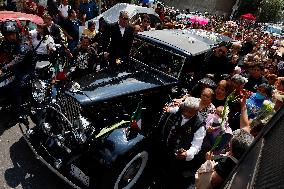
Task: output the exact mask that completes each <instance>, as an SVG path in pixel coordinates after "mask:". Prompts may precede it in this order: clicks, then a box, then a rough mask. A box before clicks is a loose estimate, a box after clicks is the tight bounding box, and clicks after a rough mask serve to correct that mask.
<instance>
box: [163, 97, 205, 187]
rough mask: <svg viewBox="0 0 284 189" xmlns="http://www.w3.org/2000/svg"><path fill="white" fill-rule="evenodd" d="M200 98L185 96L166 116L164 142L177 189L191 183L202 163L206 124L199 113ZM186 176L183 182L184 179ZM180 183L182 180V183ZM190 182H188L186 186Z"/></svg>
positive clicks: (172, 177) (203, 159)
mask: <svg viewBox="0 0 284 189" xmlns="http://www.w3.org/2000/svg"><path fill="white" fill-rule="evenodd" d="M198 110H199V99H198V98H194V97H187V98H186V99H185V100H184V101H183V102H182V103H181V105H180V107H179V109H178V111H177V112H174V113H173V112H172V113H171V114H170V115H169V116H165V118H166V119H162V120H166V121H165V122H164V121H161V123H163V122H164V128H165V130H168V131H169V132H165V133H164V136H163V138H164V140H165V143H166V148H167V152H168V153H169V161H170V162H169V166H170V169H171V170H170V174H171V181H172V179H174V180H175V181H174V182H172V183H175V184H176V183H178V185H179V186H180V187H177V185H175V186H173V187H176V188H184V187H185V188H186V185H188V184H191V183H192V182H194V174H195V172H196V170H197V169H198V168H199V167H200V165H201V164H202V163H203V162H204V161H205V153H206V150H202V149H203V148H202V147H203V146H202V144H203V139H204V137H205V135H206V130H205V122H204V121H203V119H202V117H201V116H200V115H199V113H198ZM185 177H186V179H184V178H185ZM185 180H186V182H185V183H183V181H185ZM188 182H189V183H188Z"/></svg>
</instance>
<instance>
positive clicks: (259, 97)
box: [255, 92, 265, 100]
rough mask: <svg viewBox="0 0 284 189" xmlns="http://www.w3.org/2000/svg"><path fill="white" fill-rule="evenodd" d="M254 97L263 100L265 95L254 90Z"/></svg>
mask: <svg viewBox="0 0 284 189" xmlns="http://www.w3.org/2000/svg"><path fill="white" fill-rule="evenodd" d="M255 98H256V99H259V100H264V99H265V96H264V95H262V94H261V93H259V92H256V93H255Z"/></svg>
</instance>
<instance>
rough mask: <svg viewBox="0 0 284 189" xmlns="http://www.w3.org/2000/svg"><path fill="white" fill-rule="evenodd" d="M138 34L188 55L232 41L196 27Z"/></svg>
mask: <svg viewBox="0 0 284 189" xmlns="http://www.w3.org/2000/svg"><path fill="white" fill-rule="evenodd" d="M138 36H140V37H146V38H148V39H151V40H154V41H155V42H157V43H162V44H164V45H166V46H170V47H172V48H175V49H177V50H179V51H182V52H183V53H186V54H189V55H198V54H201V53H203V52H206V51H208V50H210V49H212V47H214V46H217V45H218V44H219V43H221V42H222V41H225V42H228V41H232V39H231V38H229V37H227V36H223V35H220V34H217V33H213V32H208V31H205V30H196V29H185V30H180V29H174V30H151V31H144V32H140V33H138Z"/></svg>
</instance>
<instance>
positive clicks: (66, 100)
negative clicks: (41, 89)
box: [58, 93, 81, 125]
mask: <svg viewBox="0 0 284 189" xmlns="http://www.w3.org/2000/svg"><path fill="white" fill-rule="evenodd" d="M58 104H59V106H60V109H61V112H62V113H63V114H64V115H65V116H66V118H67V119H68V120H69V121H70V122H71V124H72V125H73V124H74V121H75V120H76V119H77V118H78V117H79V115H80V112H81V106H80V104H79V103H78V102H77V101H76V99H74V98H73V97H71V96H69V95H68V94H64V93H63V94H61V95H60V96H59V98H58Z"/></svg>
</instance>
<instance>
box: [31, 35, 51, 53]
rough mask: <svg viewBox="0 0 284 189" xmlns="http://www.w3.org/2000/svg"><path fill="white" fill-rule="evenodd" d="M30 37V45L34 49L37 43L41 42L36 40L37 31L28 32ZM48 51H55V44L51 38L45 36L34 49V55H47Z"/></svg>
mask: <svg viewBox="0 0 284 189" xmlns="http://www.w3.org/2000/svg"><path fill="white" fill-rule="evenodd" d="M30 35H31V38H32V45H33V48H36V47H37V46H38V44H39V42H40V41H41V39H40V40H38V39H37V31H36V30H33V31H30ZM48 49H53V50H55V43H54V40H53V38H52V37H51V36H50V35H47V36H45V39H44V40H43V41H42V42H41V44H40V45H39V47H38V48H37V49H36V54H42V55H44V54H48Z"/></svg>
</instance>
